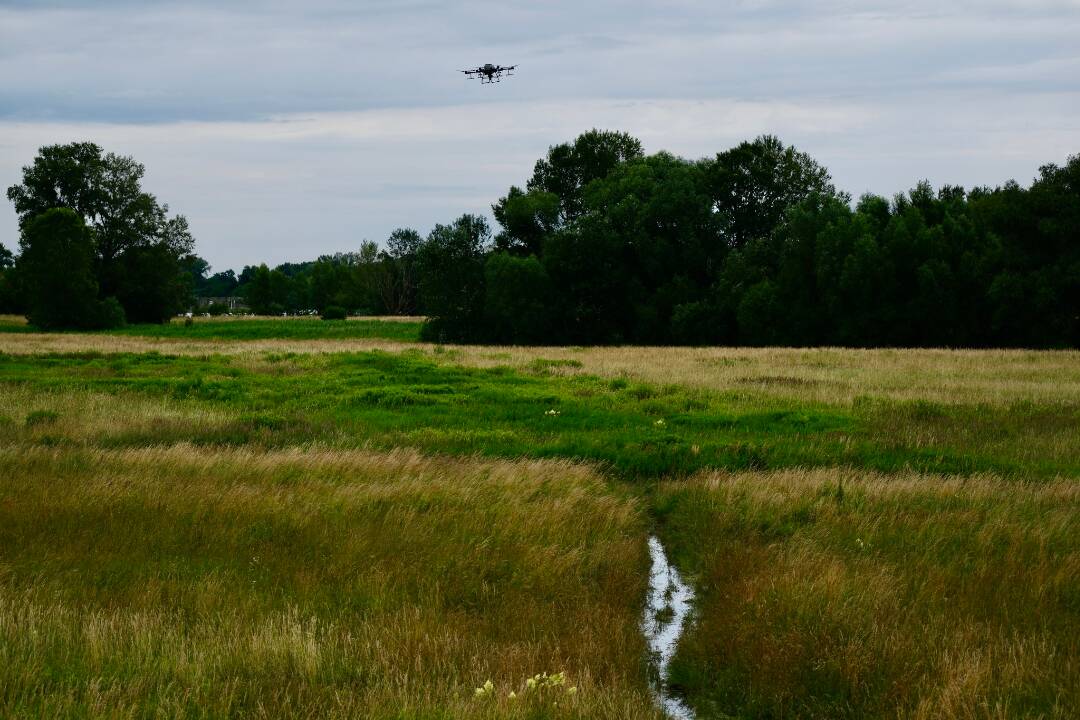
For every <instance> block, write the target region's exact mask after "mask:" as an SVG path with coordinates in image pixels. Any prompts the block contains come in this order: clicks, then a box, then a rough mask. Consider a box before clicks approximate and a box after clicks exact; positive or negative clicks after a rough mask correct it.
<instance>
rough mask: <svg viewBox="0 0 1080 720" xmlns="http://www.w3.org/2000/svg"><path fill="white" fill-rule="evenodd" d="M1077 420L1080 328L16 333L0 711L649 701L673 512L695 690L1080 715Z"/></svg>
mask: <svg viewBox="0 0 1080 720" xmlns="http://www.w3.org/2000/svg"><path fill="white" fill-rule="evenodd" d="M226 322H228V321H226ZM233 322H235V323H241V322H255V321H233ZM268 322H279V321H276V320H275V321H268ZM282 322H292V321H282ZM310 323H311V328H313V329H318V328H320V327H321V325H319V324H318V321H310ZM325 324H326V323H323V325H325ZM252 327H255V326H254V325H253V326H252ZM170 332H171V331H170ZM275 332H277V331H276V330H275ZM373 351H374V352H373ZM1078 438H1080V353H1076V352H1025V351H1007V352H997V351H961V352H946V351H928V350H919V351H898V350H881V351H844V350H835V349H820V350H798V349H769V350H746V349H724V348H711V349H682V348H669V349H659V348H528V349H526V348H498V347H442V346H432V345H425V344H414V343H404V342H397V341H394V340H386V339H377V338H368V339H365V338H337V339H335V338H332V337H327V336H324V335H323V336H319V337H312V338H311V339H302V338H297V337H291V338H283V337H279V338H276V339H275V338H269V339H268V338H262V339H252V340H244V339H236V338H233V339H211V338H204V339H199V338H192V337H140V336H119V335H105V334H74V333H72V334H58V335H43V334H40V333H9V334H4V333H0V716H2V717H6V716H13V717H46V716H67V717H152V716H166V717H173V716H181V717H185V716H186V717H221V716H238V717H330V718H334V717H394V718H421V717H423V718H441V717H529V718H541V717H562V716H567V717H613V718H615V717H629V718H635V717H654V716H655V711H654V710H653V709H652V706H651V703H650V699H649V696H648V693H647V682H646V677H647V671H646V668H645V665H646V663H645V658H644V643H643V641H642V639H641V638H640V637H639V636H638V632H637V627H636V626H637V621H638V618H639V617H640V608H641V602H642V599H643V592H644V584H645V579H646V578H645V573H646V569H647V568H646V566H647V563H646V549H645V536H646V530H647V528H648V527H649V525H650V524H653V525H655V527H656V528H657V529H658V530H659V532H660V534H661V536H662V537H663V538H664V539H665V540H666V541H667V542H668V543H669V550H671V552H672V555H673V559H674V560H675V562H676V564H677V565H679V567H680V569H681V570H683V571H684V574H685V575H687V576H688V577H689V579H690V580H692V582H693V584H694V585H695V586H696V588H697V591H698V605H697V607H696V609H695V614H694V616H695V619H694V623H693V624H692V625H691V627H690V628H689V630H688V631H687V634H686V635H685V636H684V637H683V639H682V640H681V642H680V646H679V650H678V653H677V655H676V659H675V662H674V665H673V673H674V676H673V678H672V682H673V684H674V685H676V686H677V687H678V688H680V689H681V690H682V691H683V692H684V693H685V694H686V696H687V698H688V700H689V701H690V702H691V703H692V704H693V705H694V706H695V707H696V708H698V710H699V711H700V715H701V717H703V718H707V717H726V716H732V717H747V718H751V717H770V718H787V717H811V718H834V717H846V718H861V717H880V718H885V717H890V718H931V717H944V718H977V717H978V718H982V717H986V718H1005V717H1044V718H1066V717H1075V716H1078V715H1080V697H1078V692H1077V688H1078V687H1080V640H1078V638H1080V489H1078V488H1080V485H1078V484H1077V482H1076V481H1077V479H1078V478H1080V440H1078ZM405 448H411V449H405ZM578 461H586V462H587V464H581V463H580V462H578ZM678 478H683V479H678ZM631 481H632V482H631ZM543 671H548V672H556V671H565V672H566V673H567V676H568V678H569V683H568V684H569V685H574V686H576V687H577V688H578V692H577V693H576V694H573V695H570V694H568V693H567V692H566V686H562V687H561V688H549V690H550V692H548V691H544V693H543V694H542V696H541V694H536V693H534V694H532V695H528V694H525V695H522V694H521V690H522V688H523V683H524V681H525V678H526V677H527V676H531V675H534V674H535V673H537V672H543ZM488 679H491V680H492V683H493V691H492V692H491V693H488V692H486V691H483V692H481V696H480V697H475V696H474V694H475V689H476V688H477V687H483V683H484V682H485V681H486V680H488ZM511 690H514V691H515V692H516V693H517V694H518V697H516V698H514V699H511V698H510V697H509V692H510V691H511ZM556 701H558V702H559V705H558V706H557V707H556V705H555V702H556Z"/></svg>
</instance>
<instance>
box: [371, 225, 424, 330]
mask: <svg viewBox="0 0 1080 720" xmlns="http://www.w3.org/2000/svg"><path fill="white" fill-rule="evenodd" d="M423 243H424V241H423V238H421V237H420V233H418V232H416V231H415V230H413V229H412V228H398V229H397V230H394V232H392V233H390V237H389V238H387V240H386V256H385V258H384V267H383V272H382V273H381V274H380V276H379V277H380V280H379V289H380V295H381V296H382V298H383V307H385V308H386V311H387V312H389V313H390V314H391V315H413V314H415V313H416V312H417V311H418V309H419V308H418V304H419V299H418V297H417V278H416V272H417V270H416V258H417V254H418V253H419V252H420V247H421V246H422V245H423ZM387 260H388V261H389V262H386V261H387Z"/></svg>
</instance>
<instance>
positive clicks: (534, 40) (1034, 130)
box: [0, 0, 1080, 267]
mask: <svg viewBox="0 0 1080 720" xmlns="http://www.w3.org/2000/svg"><path fill="white" fill-rule="evenodd" d="M1076 37H1080V2H1077V1H1067V0H957V1H956V2H952V3H943V2H940V0H935V1H934V2H931V1H930V0H906V1H905V0H892V1H888V2H887V1H885V0H861V1H858V0H728V1H727V2H706V1H704V0H672V1H670V2H657V1H653V2H644V3H642V2H629V1H627V0H597V1H594V2H588V3H583V2H580V0H573V1H571V0H551V1H549V2H542V3H538V2H521V1H518V0H513V1H509V0H502V1H496V0H483V1H474V2H437V1H434V0H432V1H421V0H415V1H404V2H402V1H394V0H379V1H377V2H346V1H345V0H320V1H317V2H309V3H302V4H301V3H293V2H284V0H271V1H270V2H254V1H241V2H231V3H220V2H210V0H200V1H196V2H183V3H181V2H164V1H158V2H146V1H145V0H100V1H95V2H77V1H75V0H69V1H66V2H65V1H62V0H53V1H46V2H38V1H35V2H11V1H10V0H0V183H3V186H5V187H6V185H8V184H11V183H12V182H14V181H16V180H17V178H18V173H19V167H20V166H21V165H22V164H25V163H27V162H29V161H30V160H31V158H32V157H33V153H34V150H35V148H36V147H37V146H38V145H40V144H43V143H47V142H68V141H71V140H75V139H93V140H96V141H98V142H100V143H101V144H102V145H104V146H106V147H107V148H108V149H110V150H115V151H118V152H123V153H127V154H133V155H135V156H136V157H137V158H138V159H139V160H140V161H142V162H144V163H145V164H146V165H147V168H148V177H147V182H148V185H149V187H150V189H151V190H153V191H154V192H157V193H158V194H159V195H160V197H161V198H162V199H163V200H166V201H168V202H169V203H170V204H171V205H172V206H173V207H174V208H176V209H177V210H179V211H181V212H184V213H185V214H187V215H188V216H189V218H190V219H191V222H192V225H193V227H194V229H195V231H196V236H197V238H198V240H199V250H200V252H201V253H203V254H204V255H205V256H206V257H207V258H208V259H210V260H211V262H212V263H214V264H215V265H217V266H219V267H225V266H236V265H240V264H242V263H244V262H252V261H256V260H262V259H266V260H271V261H281V260H287V259H292V260H295V259H300V258H302V257H307V256H312V255H315V254H318V253H319V252H326V251H333V250H341V249H347V248H351V247H355V246H356V245H357V244H358V242H359V240H360V239H362V238H364V237H367V238H371V239H377V240H378V239H382V238H383V237H385V235H386V234H387V233H388V232H389V230H391V229H393V227H395V226H397V225H415V226H417V227H418V228H420V229H425V228H427V227H430V226H431V225H432V224H433V223H434V222H441V221H445V220H447V219H449V218H450V217H452V216H454V215H456V214H458V213H460V212H462V211H466V210H467V211H474V212H485V211H487V209H488V206H489V205H490V203H491V202H492V201H493V200H495V199H496V198H497V197H498V196H499V194H501V193H502V192H504V191H505V189H506V187H507V185H509V184H510V183H512V182H514V183H520V182H521V181H522V180H523V179H524V178H525V177H526V176H527V175H528V173H529V171H530V170H531V168H532V164H533V162H534V161H535V160H536V158H537V157H539V156H540V155H541V154H542V153H543V152H544V150H545V149H546V148H547V146H548V145H550V144H553V143H557V142H560V141H563V140H567V139H570V138H572V137H573V136H574V135H576V134H577V133H579V132H581V131H583V130H586V129H588V128H590V127H594V126H599V127H612V128H615V129H625V130H628V131H632V132H635V133H637V134H638V135H639V136H641V137H642V139H643V140H644V141H645V143H646V146H647V148H648V149H649V150H659V149H661V148H663V149H668V150H672V151H674V152H678V153H682V154H685V155H689V156H700V155H705V154H710V153H714V152H716V151H718V150H722V149H724V148H725V147H727V146H728V145H730V144H733V143H735V142H738V141H739V140H741V139H743V138H746V137H751V136H754V135H757V134H759V133H761V132H776V133H778V134H780V135H781V136H782V137H783V138H784V139H785V140H786V141H789V142H794V143H796V144H798V145H800V146H801V147H803V148H804V149H806V150H808V151H810V152H811V153H812V154H814V155H815V156H817V157H818V158H819V159H821V160H822V161H823V162H825V163H826V164H827V165H828V166H829V167H830V168H831V169H832V170H833V173H834V175H835V176H836V179H837V181H838V184H839V185H840V186H841V187H844V188H845V189H847V190H850V191H852V192H853V193H855V194H858V193H860V192H862V191H864V190H868V189H872V190H876V191H878V192H882V193H886V194H888V193H892V192H896V191H899V190H903V189H905V188H908V187H910V186H911V185H912V184H913V183H914V182H916V181H917V180H918V179H920V177H923V176H927V177H929V179H931V180H933V181H935V182H956V183H961V184H965V185H973V184H993V183H998V182H1002V181H1004V180H1006V179H1008V178H1010V177H1017V178H1018V179H1021V180H1027V179H1029V178H1030V176H1031V175H1033V174H1034V172H1035V169H1036V168H1037V167H1038V165H1039V164H1042V163H1044V162H1047V161H1052V160H1058V161H1060V160H1063V159H1064V157H1065V155H1066V154H1068V153H1069V152H1077V151H1080V128H1078V126H1077V121H1076V120H1075V119H1074V118H1077V117H1078V116H1080V88H1078V87H1077V83H1078V80H1077V78H1080V72H1077V70H1078V69H1080V45H1078V44H1077V43H1076V40H1075V38H1076ZM487 61H492V62H501V63H518V64H519V65H520V70H519V73H518V75H517V77H515V78H514V79H513V81H512V82H506V83H502V84H500V85H497V86H493V87H489V86H481V85H480V84H478V83H476V82H470V81H466V80H465V79H464V78H463V77H462V76H461V75H460V73H458V72H457V70H459V69H462V68H465V67H469V66H474V65H476V64H478V63H482V62H487ZM5 218H7V219H5ZM14 240H15V228H14V215H13V213H12V212H11V210H10V206H7V207H6V208H0V242H3V243H5V244H7V245H8V246H11V245H12V244H13V243H14Z"/></svg>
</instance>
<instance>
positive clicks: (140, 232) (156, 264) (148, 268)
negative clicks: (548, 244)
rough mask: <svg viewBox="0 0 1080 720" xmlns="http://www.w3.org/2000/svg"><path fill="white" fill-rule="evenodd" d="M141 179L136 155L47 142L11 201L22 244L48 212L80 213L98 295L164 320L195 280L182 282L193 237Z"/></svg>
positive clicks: (11, 191)
mask: <svg viewBox="0 0 1080 720" xmlns="http://www.w3.org/2000/svg"><path fill="white" fill-rule="evenodd" d="M144 174H145V168H144V167H143V166H142V165H141V164H139V163H138V162H136V161H135V160H134V159H133V158H130V157H124V156H120V155H117V154H115V153H105V152H104V151H103V150H102V148H101V147H99V146H98V145H95V144H94V143H85V142H84V143H70V144H67V145H48V146H45V147H42V148H41V149H40V150H39V152H38V155H37V157H35V158H34V161H33V163H32V164H30V165H28V166H26V167H24V168H23V172H22V182H21V183H20V184H18V185H13V186H11V187H9V188H8V190H7V196H8V199H10V200H11V201H12V203H13V204H14V205H15V211H16V213H18V216H19V227H20V230H21V232H22V233H23V235H24V239H23V240H24V242H23V244H24V245H26V244H27V241H28V238H27V236H26V230H27V228H29V227H31V225H32V223H33V222H34V221H35V220H36V219H37V218H39V217H42V216H43V215H44V214H45V213H47V212H49V211H50V210H55V209H60V208H66V209H68V210H70V211H71V212H74V213H75V214H77V215H78V216H80V217H81V219H82V221H83V224H84V226H85V227H86V229H87V231H88V233H89V238H90V249H91V256H92V260H93V262H92V265H93V274H94V279H95V281H96V284H97V287H98V293H99V295H100V296H101V297H115V298H117V299H118V300H119V302H120V303H121V304H122V306H123V308H124V311H125V313H126V314H127V316H128V317H130V318H132V319H133V320H138V321H153V322H161V321H163V320H165V319H167V318H169V317H170V316H171V315H172V314H173V313H175V312H176V311H177V310H179V309H180V308H181V307H182V306H183V305H184V304H185V302H186V299H187V293H188V291H189V290H190V282H189V281H188V280H187V279H185V277H182V273H184V268H183V265H182V261H183V259H184V258H185V257H187V256H188V255H189V254H190V253H191V251H192V249H193V246H194V240H193V239H192V236H191V232H190V230H189V228H188V222H187V219H186V218H184V216H182V215H175V216H171V217H170V215H169V207H168V205H162V204H160V203H159V202H158V201H157V199H156V198H155V197H154V196H153V195H151V194H150V193H148V192H145V191H144V190H143V189H142V178H143V176H144ZM35 238H36V239H40V233H39V234H37V235H34V236H31V237H30V239H35ZM24 252H25V251H24ZM73 322H75V320H74V316H73Z"/></svg>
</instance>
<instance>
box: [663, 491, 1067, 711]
mask: <svg viewBox="0 0 1080 720" xmlns="http://www.w3.org/2000/svg"><path fill="white" fill-rule="evenodd" d="M657 512H658V513H659V516H660V517H661V519H662V520H663V528H664V531H663V535H664V536H665V537H666V538H667V539H668V540H669V541H670V542H671V547H672V550H673V552H674V555H675V558H676V561H677V562H678V563H680V564H681V566H682V567H683V568H684V569H687V570H690V571H691V574H692V576H693V577H694V579H695V580H696V585H697V587H698V588H699V606H698V611H697V625H696V627H695V628H694V630H693V632H691V633H690V634H689V635H687V636H686V637H685V638H684V640H683V642H682V644H681V645H680V647H679V650H678V653H677V655H676V657H675V660H674V663H673V681H674V683H675V684H676V685H678V686H680V687H681V688H682V689H683V690H684V691H685V692H686V693H687V695H688V697H689V698H691V701H692V702H693V703H694V705H696V706H697V707H698V708H699V709H701V710H702V712H703V716H704V717H712V716H723V715H725V714H727V715H731V716H736V717H814V718H840V717H846V718H866V717H876V718H886V717H889V718H895V717H902V718H991V717H993V718H1005V717H1044V718H1071V717H1076V716H1077V715H1078V714H1080V683H1078V682H1077V678H1078V677H1080V485H1078V484H1077V482H1076V481H1075V479H1068V480H1067V479H1059V480H1056V481H1049V482H1043V483H1026V482H1017V481H1004V480H1002V479H1000V478H996V477H992V476H974V477H945V476H932V475H921V474H916V473H900V474H896V475H881V474H875V473H865V472H857V471H850V470H849V471H840V470H816V471H805V470H789V471H782V472H771V473H737V474H726V473H714V474H706V475H704V476H702V477H699V478H696V479H694V480H691V481H685V482H674V483H664V484H662V485H661V486H660V488H659V491H658V494H657Z"/></svg>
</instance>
